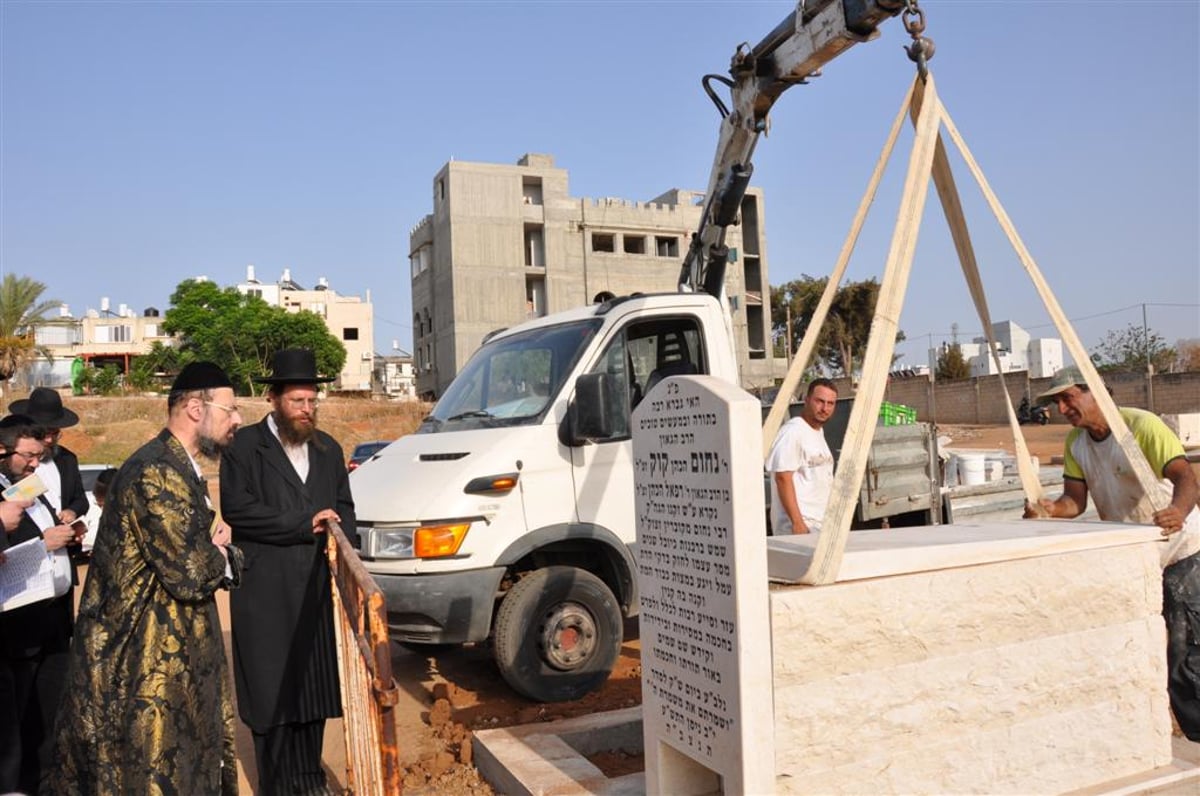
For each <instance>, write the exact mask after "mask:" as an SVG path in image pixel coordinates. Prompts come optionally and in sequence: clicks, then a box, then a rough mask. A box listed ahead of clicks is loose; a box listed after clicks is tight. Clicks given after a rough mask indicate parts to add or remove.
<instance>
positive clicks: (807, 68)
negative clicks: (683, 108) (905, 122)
mask: <svg viewBox="0 0 1200 796" xmlns="http://www.w3.org/2000/svg"><path fill="white" fill-rule="evenodd" d="M908 6H909V3H908V2H907V0H807V1H806V0H799V2H798V3H797V5H796V10H795V11H793V12H792V13H791V14H789V15H788V16H787V18H785V19H784V20H783V21H782V22H781V23H779V25H777V26H776V27H775V29H774V30H773V31H771V32H770V34H768V35H767V37H766V38H764V39H763V40H762V41H761V42H759V43H758V44H757V45H755V46H754V47H753V48H751V49H747V45H746V44H741V45H739V46H738V48H737V51H736V52H734V54H733V61H732V63H731V64H730V68H729V74H730V75H731V77H732V79H729V78H725V77H723V76H721V75H706V76H705V77H704V81H703V83H704V90H705V91H706V92H708V96H709V97H710V98H711V99H712V101H713V103H714V104H715V105H716V106H717V109H718V110H719V111H720V112H721V115H722V117H723V119H722V121H721V134H720V138H719V139H718V142H717V153H716V157H715V159H714V160H713V166H712V172H711V174H710V176H709V182H708V191H707V193H706V194H705V205H704V214H703V215H702V216H701V218H700V228H699V229H698V230H697V231H696V232H695V234H693V235H692V242H691V245H690V246H689V248H688V253H687V257H685V258H684V261H683V268H682V270H681V271H680V274H679V289H680V290H681V291H683V292H689V293H694V292H698V291H704V292H705V293H709V294H710V295H713V296H716V297H717V298H720V297H721V293H722V291H723V289H724V285H725V266H726V263H727V261H728V256H729V249H728V247H727V246H726V245H725V230H726V228H727V227H728V226H729V225H730V224H733V223H735V222H736V220H737V215H738V211H739V210H740V208H741V204H742V197H743V196H744V195H745V193H746V188H747V187H749V185H750V175H751V174H752V173H753V171H754V167H753V165H752V163H751V158H752V157H753V155H754V147H755V145H756V144H757V143H758V137H759V135H761V134H762V133H763V132H765V131H766V129H767V114H768V113H769V112H770V110H771V106H772V105H774V104H775V101H776V100H777V99H779V97H780V95H781V94H783V92H784V91H786V90H787V89H789V88H791V87H792V86H794V85H796V84H798V83H804V82H806V81H807V79H808V78H810V77H813V76H814V75H815V73H817V72H818V71H819V70H820V69H821V67H822V66H824V65H825V64H826V63H828V62H829V61H832V60H833V59H834V58H836V57H837V56H839V55H841V54H842V53H843V52H845V51H846V50H848V49H849V48H850V47H852V46H854V45H855V44H857V43H858V42H862V41H869V40H871V39H873V38H875V37H876V36H878V35H879V33H878V27H879V25H880V23H882V22H883V21H884V20H886V19H888V18H889V17H894V16H896V15H897V14H899V13H900V12H901V11H903V10H904V9H906V8H907V7H908ZM713 80H716V81H718V82H720V83H723V84H725V85H727V86H729V88H730V92H731V99H732V102H733V107H732V108H728V107H726V105H725V103H724V102H723V101H722V100H721V98H720V97H718V96H717V94H716V92H715V90H714V89H713V87H712V86H711V85H710V81H713Z"/></svg>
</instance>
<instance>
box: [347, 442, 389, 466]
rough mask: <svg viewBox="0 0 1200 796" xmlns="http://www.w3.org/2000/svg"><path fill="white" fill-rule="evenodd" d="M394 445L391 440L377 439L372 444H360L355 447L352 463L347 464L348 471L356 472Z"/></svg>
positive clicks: (351, 456) (351, 458) (351, 455)
mask: <svg viewBox="0 0 1200 796" xmlns="http://www.w3.org/2000/svg"><path fill="white" fill-rule="evenodd" d="M391 444H392V440H390V439H377V440H374V441H372V442H360V443H358V444H357V445H355V446H354V452H353V453H351V454H350V461H348V462H346V469H347V470H349V471H350V472H354V471H355V470H356V469H358V466H359V465H360V464H362V463H364V462H365V461H367V460H368V459H370V458H371V457H372V456H374V455H375V454H377V453H379V452H380V451H381V450H383V449H384V448H386V447H387V446H388V445H391Z"/></svg>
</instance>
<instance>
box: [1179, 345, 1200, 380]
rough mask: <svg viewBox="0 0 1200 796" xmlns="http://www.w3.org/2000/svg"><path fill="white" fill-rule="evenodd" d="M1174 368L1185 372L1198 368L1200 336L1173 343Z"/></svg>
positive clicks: (1199, 364)
mask: <svg viewBox="0 0 1200 796" xmlns="http://www.w3.org/2000/svg"><path fill="white" fill-rule="evenodd" d="M1175 353H1176V356H1175V368H1176V370H1178V371H1180V372H1182V373H1187V372H1190V371H1194V370H1200V338H1196V337H1190V338H1185V339H1183V340H1179V341H1177V342H1176V343H1175Z"/></svg>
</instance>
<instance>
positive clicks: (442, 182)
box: [437, 177, 446, 202]
mask: <svg viewBox="0 0 1200 796" xmlns="http://www.w3.org/2000/svg"><path fill="white" fill-rule="evenodd" d="M437 198H438V201H439V202H442V201H445V199H446V178H445V177H442V178H441V179H439V180H438V181H437Z"/></svg>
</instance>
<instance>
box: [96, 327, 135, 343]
mask: <svg viewBox="0 0 1200 796" xmlns="http://www.w3.org/2000/svg"><path fill="white" fill-rule="evenodd" d="M132 339H133V328H132V327H129V326H97V327H96V342H97V343H128V342H130V341H131V340H132Z"/></svg>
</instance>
